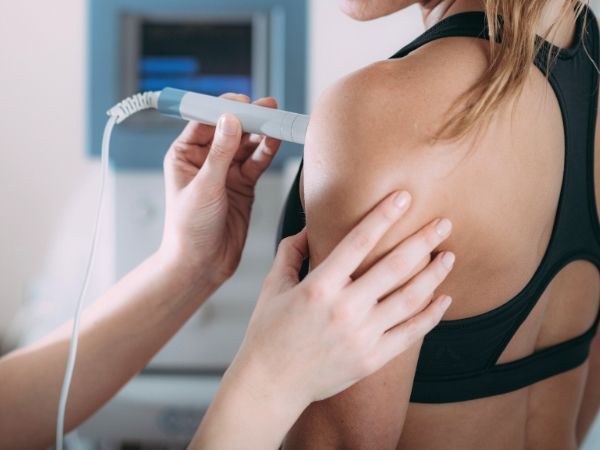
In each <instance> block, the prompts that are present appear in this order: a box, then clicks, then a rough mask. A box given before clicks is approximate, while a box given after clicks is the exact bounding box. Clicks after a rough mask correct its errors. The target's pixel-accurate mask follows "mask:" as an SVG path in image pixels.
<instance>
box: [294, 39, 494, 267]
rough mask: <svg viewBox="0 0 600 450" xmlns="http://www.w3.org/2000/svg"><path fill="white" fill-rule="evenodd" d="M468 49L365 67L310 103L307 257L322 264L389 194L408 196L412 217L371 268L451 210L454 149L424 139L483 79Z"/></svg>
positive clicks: (432, 47) (435, 48)
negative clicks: (397, 192) (321, 259)
mask: <svg viewBox="0 0 600 450" xmlns="http://www.w3.org/2000/svg"><path fill="white" fill-rule="evenodd" d="M463 41H465V42H463ZM470 41H472V39H471V40H460V39H459V40H457V41H455V42H452V43H450V42H444V43H442V42H440V43H432V44H429V45H428V46H427V47H428V48H422V49H419V50H418V51H417V52H415V53H414V54H411V55H409V56H408V57H405V58H402V59H399V60H386V61H380V62H377V63H374V64H371V65H369V66H367V67H365V68H363V69H361V70H359V71H356V72H354V73H351V74H349V75H347V76H345V77H343V78H342V79H340V80H339V81H338V82H336V83H334V84H333V85H332V86H331V87H330V88H328V89H327V90H326V91H325V92H324V93H323V95H322V96H321V97H320V98H319V100H318V101H317V103H316V105H315V108H314V109H313V112H312V114H311V121H310V125H309V128H308V133H307V137H306V145H305V154H304V160H305V166H304V167H305V170H304V187H303V189H304V199H305V203H306V215H307V216H306V217H307V225H308V227H309V236H310V237H312V239H313V242H321V243H323V242H326V244H325V245H316V247H317V250H316V253H318V254H321V255H325V254H326V253H327V251H328V250H329V249H330V248H332V246H333V245H334V244H335V242H337V239H338V238H340V237H341V236H343V233H344V232H347V230H348V229H349V228H350V227H351V226H352V225H353V224H354V223H356V222H357V221H358V220H359V219H360V217H362V216H363V215H364V214H365V213H366V212H367V211H368V210H369V209H370V208H372V207H373V205H375V204H376V203H377V201H378V200H379V199H381V198H383V197H384V196H385V195H387V194H388V193H389V192H391V191H393V190H396V189H407V190H409V191H410V192H411V193H412V194H413V198H414V200H413V208H412V209H411V212H410V214H409V215H408V216H407V217H406V220H404V221H403V223H402V225H399V226H398V227H397V228H396V229H395V230H394V231H393V232H392V233H391V234H390V239H389V242H387V244H386V243H384V244H383V245H382V246H381V248H380V249H379V252H375V253H376V254H374V255H373V259H376V258H377V256H378V255H377V253H378V254H382V252H385V251H387V249H389V247H390V246H391V245H393V244H394V243H395V242H398V240H399V239H402V238H403V237H404V236H408V235H410V234H411V233H412V232H414V231H415V230H416V229H418V228H419V227H421V226H422V225H424V224H425V223H426V222H427V221H428V220H431V219H432V218H433V215H436V214H442V213H444V212H445V210H446V209H447V208H449V207H452V205H449V204H448V203H447V199H448V197H449V194H450V193H451V189H454V188H456V187H457V186H456V185H452V187H449V186H450V185H451V184H452V183H455V182H456V180H458V183H459V184H460V183H461V182H460V176H457V175H456V172H455V171H453V170H454V169H455V168H456V166H457V165H458V163H459V162H460V161H461V159H462V158H463V157H464V149H463V148H462V147H463V144H461V143H452V144H448V143H436V144H432V142H431V136H432V134H433V132H434V131H435V130H436V127H437V125H439V121H440V120H442V119H443V117H444V114H445V113H446V111H447V110H448V108H449V106H450V105H451V104H452V102H453V101H454V100H455V99H456V98H457V97H458V95H460V93H462V92H463V91H464V90H466V89H468V87H469V86H470V85H471V84H472V83H474V82H475V81H476V80H477V79H478V77H479V76H480V75H481V73H482V72H483V70H484V66H485V64H484V61H483V60H484V59H485V58H484V57H483V56H482V55H481V54H479V55H475V56H469V55H468V54H467V56H464V55H465V53H468V52H466V47H472V46H477V45H478V44H474V43H473V42H470ZM480 51H481V49H480ZM461 55H462V56H461ZM456 62H458V63H460V64H461V65H462V67H461V68H457V67H456V64H455V63H456ZM465 64H466V65H467V66H468V67H466V68H465ZM457 150H458V151H457ZM450 177H452V179H453V180H454V181H452V182H451V181H450ZM465 183H466V182H465ZM445 202H446V203H445ZM312 250H313V249H311V251H312ZM312 256H315V255H314V254H313V255H312ZM317 259H319V256H318V255H317ZM367 266H368V264H367Z"/></svg>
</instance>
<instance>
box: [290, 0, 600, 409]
mask: <svg viewBox="0 0 600 450" xmlns="http://www.w3.org/2000/svg"><path fill="white" fill-rule="evenodd" d="M585 14H587V20H584V15H585ZM584 23H585V30H584ZM450 36H464V37H474V38H482V39H487V36H488V34H487V26H486V18H485V13H483V12H479V11H478V12H466V13H460V14H456V15H453V16H451V17H448V18H446V19H444V20H442V21H440V22H439V23H437V24H436V25H434V26H433V27H431V28H430V29H429V30H427V31H426V32H425V33H423V34H422V35H420V36H419V37H418V38H416V39H415V40H414V41H413V42H411V43H410V44H408V45H407V46H405V47H404V48H403V49H401V50H400V51H398V52H397V53H396V54H394V55H393V56H391V58H401V57H403V56H406V55H407V54H409V53H410V52H412V51H414V50H416V49H417V48H419V47H420V46H422V45H424V44H426V43H428V42H431V41H433V40H435V39H441V38H444V37H450ZM582 36H583V42H582ZM538 39H541V38H538ZM551 48H554V49H555V47H552V45H551V44H550V43H548V42H546V41H542V47H541V50H540V52H539V53H538V55H537V56H536V58H535V65H536V66H537V67H538V68H539V69H540V70H541V71H542V72H543V73H546V61H547V58H546V55H547V52H548V51H549V50H550V49H551ZM590 58H592V59H593V61H591V60H590ZM599 59H600V55H599V38H598V26H597V22H596V18H595V17H594V15H593V14H592V12H591V10H590V9H588V8H586V10H585V11H584V13H583V14H581V15H580V17H579V18H578V20H577V27H576V36H575V43H574V44H573V46H572V47H570V48H568V49H560V50H559V51H558V57H557V59H556V62H555V63H554V64H553V65H552V66H551V67H550V73H549V74H548V75H549V76H548V80H549V82H550V85H551V87H552V89H553V91H554V93H555V94H556V97H557V99H558V103H559V105H560V109H561V112H562V118H563V125H564V136H565V162H564V171H563V181H562V188H561V193H560V197H559V203H558V209H557V213H556V218H555V222H554V228H553V230H552V234H551V237H550V241H549V244H548V247H547V249H546V253H545V255H544V256H543V258H542V261H541V263H540V265H539V266H538V268H537V270H536V271H535V273H534V275H533V276H532V278H531V279H530V281H529V282H528V283H527V285H526V286H525V287H524V288H523V289H522V290H521V292H519V294H517V295H516V296H515V297H514V298H512V299H510V300H509V301H508V302H506V303H504V304H503V305H501V306H500V307H497V308H495V309H493V310H491V311H488V312H486V313H484V314H480V315H477V316H474V317H467V318H464V319H457V320H445V321H442V322H440V324H438V326H437V327H436V328H434V329H433V330H432V331H431V332H430V333H429V334H428V335H427V336H425V339H424V341H423V346H422V349H421V353H420V355H419V361H418V364H417V370H416V374H415V379H414V383H413V389H412V394H411V402H418V403H446V402H457V401H465V400H471V399H476V398H482V397H488V396H492V395H498V394H503V393H506V392H510V391H514V390H517V389H520V388H522V387H525V386H528V385H531V384H533V383H535V382H537V381H540V380H543V379H545V378H548V377H551V376H553V375H556V374H559V373H561V372H565V371H567V370H570V369H573V368H575V367H577V366H578V365H580V364H582V363H583V362H584V361H585V360H586V359H587V356H588V354H589V348H590V343H591V341H592V339H593V337H594V336H595V334H596V330H597V328H598V322H599V320H600V313H599V314H598V315H597V317H596V320H595V321H594V324H593V325H592V326H591V327H590V328H589V329H588V330H587V331H586V332H585V333H583V334H582V335H580V336H578V337H575V338H573V339H570V340H568V341H566V342H562V343H559V344H557V345H553V346H551V347H548V348H544V349H542V350H539V351H536V352H535V353H533V354H532V355H530V356H527V357H525V358H521V359H519V360H516V361H512V362H508V363H501V364H498V363H497V360H498V358H499V357H500V355H501V354H502V352H503V350H504V349H505V347H506V346H507V345H508V343H509V342H510V340H511V338H512V337H513V335H514V334H515V333H516V332H517V330H518V328H519V326H520V325H521V324H522V323H523V322H524V321H525V319H526V318H527V316H528V315H529V313H530V312H531V310H532V309H533V307H534V306H535V304H536V303H537V301H538V300H539V298H540V297H541V295H542V294H543V292H544V291H545V289H546V288H547V286H548V285H549V283H550V282H551V281H552V279H553V278H554V276H555V275H556V274H557V273H558V272H559V271H560V270H561V269H562V268H564V267H565V266H566V265H567V264H569V263H570V262H572V261H575V260H587V261H590V262H592V263H593V264H594V265H595V266H596V267H597V268H598V269H600V224H599V222H598V215H597V212H596V203H595V198H594V197H595V194H594V161H593V159H594V134H595V125H596V111H597V103H598V102H597V89H598V72H597V70H596V68H595V67H594V65H596V66H599ZM301 169H302V168H301ZM301 169H300V170H301ZM299 180H300V171H299V172H298V175H297V176H296V180H295V182H294V185H293V186H292V190H291V192H290V195H289V197H288V200H287V203H286V205H285V208H284V211H283V215H282V218H281V223H280V233H279V238H280V239H282V238H284V237H286V236H289V235H292V234H295V233H297V232H298V231H300V230H301V229H302V228H303V227H304V224H305V221H304V211H303V208H302V205H301V203H300V195H299ZM306 266H307V265H306V264H305V266H304V267H303V273H302V274H301V276H304V274H305V273H306V269H307V267H306Z"/></svg>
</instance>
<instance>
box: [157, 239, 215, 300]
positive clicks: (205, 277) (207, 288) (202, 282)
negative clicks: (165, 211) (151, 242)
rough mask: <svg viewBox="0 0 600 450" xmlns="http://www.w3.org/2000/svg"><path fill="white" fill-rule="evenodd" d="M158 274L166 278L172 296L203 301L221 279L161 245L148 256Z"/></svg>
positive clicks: (213, 290)
mask: <svg viewBox="0 0 600 450" xmlns="http://www.w3.org/2000/svg"><path fill="white" fill-rule="evenodd" d="M149 260H150V262H151V264H152V265H153V266H154V267H155V268H156V269H157V270H158V272H159V273H160V276H162V277H163V278H164V279H166V280H168V283H169V285H170V286H171V289H172V290H173V291H172V293H173V297H181V298H183V299H185V300H192V301H194V302H197V303H198V304H199V305H200V304H202V303H204V301H206V300H207V299H208V297H210V296H211V295H212V294H213V293H214V292H215V291H216V290H217V289H218V288H219V287H220V286H221V285H222V284H223V282H222V281H219V280H217V279H216V277H213V276H211V274H209V273H208V272H206V271H204V270H202V269H199V268H198V265H196V264H193V263H192V262H190V261H189V260H188V259H187V258H186V257H185V256H184V255H183V254H182V253H176V252H172V251H169V250H168V249H167V248H165V247H164V246H161V247H160V248H159V249H158V250H157V251H156V252H155V253H154V254H153V255H152V256H150V258H149Z"/></svg>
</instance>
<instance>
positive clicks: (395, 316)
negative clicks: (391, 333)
mask: <svg viewBox="0 0 600 450" xmlns="http://www.w3.org/2000/svg"><path fill="white" fill-rule="evenodd" d="M454 259H455V258H454V254H453V253H451V252H443V253H440V254H439V255H438V256H437V257H436V258H435V259H434V260H433V261H432V262H431V263H430V264H429V265H428V266H427V267H426V268H425V269H424V270H423V271H422V272H420V273H419V274H418V275H417V276H415V277H414V278H413V279H412V280H411V281H410V282H409V283H408V284H406V285H404V286H402V287H401V288H400V289H399V290H397V291H396V292H394V293H392V294H391V295H389V296H388V297H387V298H385V299H384V300H383V301H381V302H379V303H378V304H376V305H375V307H374V310H373V314H372V320H373V321H374V323H375V326H376V327H377V328H378V329H380V330H381V332H382V333H383V332H385V331H387V330H389V329H390V328H393V327H395V326H396V325H398V324H399V323H402V322H404V321H406V320H407V319H409V318H410V317H412V316H414V315H415V314H417V313H418V312H419V311H421V310H422V309H423V308H425V307H426V306H427V305H428V304H429V301H430V300H431V297H432V296H433V293H434V291H435V290H436V289H437V287H438V286H439V285H440V284H441V283H442V282H443V281H444V280H445V279H446V277H447V276H448V274H449V273H450V271H451V270H452V267H453V266H454Z"/></svg>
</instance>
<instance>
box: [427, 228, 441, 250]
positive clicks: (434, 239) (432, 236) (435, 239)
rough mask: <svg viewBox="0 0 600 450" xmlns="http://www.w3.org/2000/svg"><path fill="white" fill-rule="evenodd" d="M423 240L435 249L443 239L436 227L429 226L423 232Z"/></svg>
mask: <svg viewBox="0 0 600 450" xmlns="http://www.w3.org/2000/svg"><path fill="white" fill-rule="evenodd" d="M423 241H424V242H425V245H427V247H428V248H430V249H433V248H435V247H437V246H438V245H439V244H440V242H441V239H440V235H439V234H438V233H437V231H435V228H428V229H427V230H425V231H424V232H423Z"/></svg>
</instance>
